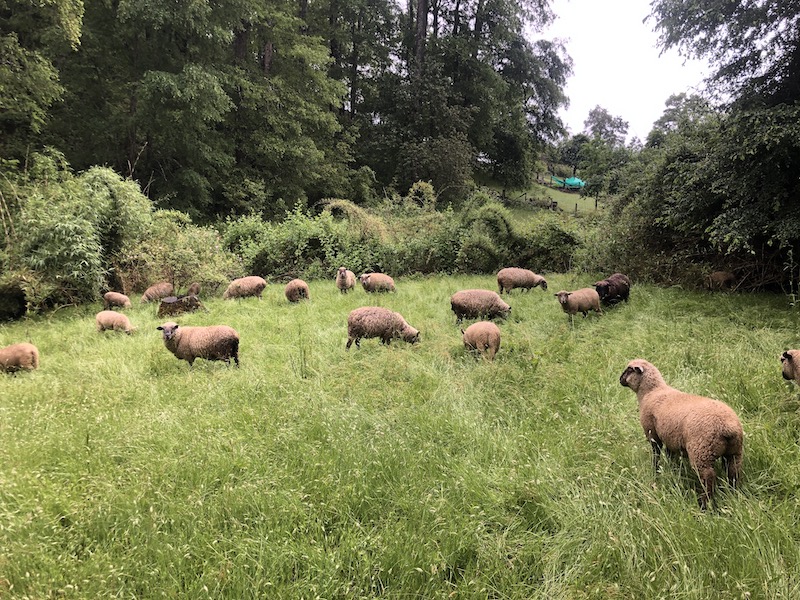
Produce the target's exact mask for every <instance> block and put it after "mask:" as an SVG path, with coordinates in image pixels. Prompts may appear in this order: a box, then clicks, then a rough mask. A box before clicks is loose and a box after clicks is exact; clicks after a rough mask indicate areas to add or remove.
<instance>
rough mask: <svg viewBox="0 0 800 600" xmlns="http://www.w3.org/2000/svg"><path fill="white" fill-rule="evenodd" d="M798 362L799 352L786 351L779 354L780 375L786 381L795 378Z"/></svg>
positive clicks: (799, 358) (799, 359)
mask: <svg viewBox="0 0 800 600" xmlns="http://www.w3.org/2000/svg"><path fill="white" fill-rule="evenodd" d="M798 361H800V350H787V351H786V352H784V353H783V354H781V375H782V376H783V378H784V379H786V380H787V381H791V380H792V379H795V377H796V376H797V363H798Z"/></svg>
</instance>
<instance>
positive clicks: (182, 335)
mask: <svg viewBox="0 0 800 600" xmlns="http://www.w3.org/2000/svg"><path fill="white" fill-rule="evenodd" d="M156 329H157V330H158V331H160V332H161V335H162V337H163V338H164V346H166V347H167V350H169V351H170V352H172V353H173V354H174V355H175V357H176V358H177V359H178V360H185V361H186V362H188V363H189V366H190V367H191V366H193V364H194V361H195V359H197V358H204V359H206V360H223V361H225V364H227V365H230V363H231V358H232V359H233V361H234V363H235V364H236V366H237V367H238V366H239V334H238V333H237V332H236V330H235V329H234V328H233V327H228V326H227V325H209V326H207V327H188V326H183V327H179V326H178V324H177V323H173V322H172V321H168V322H166V323H164V324H163V325H159V326H158V327H156Z"/></svg>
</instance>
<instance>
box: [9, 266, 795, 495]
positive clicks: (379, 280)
mask: <svg viewBox="0 0 800 600" xmlns="http://www.w3.org/2000/svg"><path fill="white" fill-rule="evenodd" d="M356 281H357V279H356V276H355V274H354V273H353V272H352V271H350V270H348V269H347V268H345V267H340V268H339V270H338V272H337V274H336V287H337V288H338V289H339V291H340V292H342V293H347V292H348V291H350V290H352V289H354V288H355V286H356ZM358 281H360V283H361V285H362V287H363V288H364V290H365V291H366V292H368V293H373V292H394V291H395V289H396V288H395V283H394V280H393V279H392V278H391V277H390V276H388V275H386V274H383V273H365V274H363V275H361V276H360V277H359V278H358ZM497 285H498V288H499V293H497V292H494V291H491V290H483V289H469V290H461V291H458V292H456V293H454V294H453V295H452V296H451V298H450V305H451V309H452V311H453V313H454V314H455V316H456V322H457V323H460V322H461V321H462V320H463V319H465V318H467V319H482V320H479V321H477V322H476V323H473V324H472V325H470V326H469V327H467V329H466V330H464V329H462V330H461V333H462V339H463V343H464V347H465V348H466V349H467V350H469V351H474V352H476V353H479V354H483V355H485V356H486V357H487V358H488V359H489V360H493V359H494V357H495V355H496V354H497V352H498V351H499V349H500V337H501V336H500V329H499V327H498V326H497V325H496V324H495V323H494V322H492V319H496V318H506V317H507V316H508V315H509V314H510V313H511V306H509V305H508V304H507V303H506V302H504V301H503V300H502V298H501V296H500V294H503V293H507V294H510V293H511V291H512V290H514V289H522V290H525V291H529V290H531V289H533V288H535V287H541V288H542V289H543V290H547V281H546V280H545V279H544V278H543V277H542V276H541V275H537V274H536V273H533V272H532V271H530V270H527V269H522V268H517V267H509V268H504V269H501V270H500V271H499V272H498V273H497ZM266 286H267V282H266V281H265V280H264V279H262V278H261V277H257V276H249V277H242V278H239V279H235V280H234V281H232V282H231V283H230V285H229V286H228V288H227V289H226V290H225V292H224V294H223V296H222V297H223V299H234V298H244V297H253V296H255V297H258V298H261V294H262V292H263V291H264V289H265V288H266ZM630 287H631V282H630V280H629V279H628V277H626V276H625V275H623V274H621V273H615V274H613V275H611V276H609V277H607V278H606V279H603V280H602V281H598V282H596V283H595V284H594V287H593V288H592V287H586V288H581V289H578V290H574V291H566V290H561V291H559V292H557V293H556V294H555V297H556V298H557V300H558V302H559V304H560V305H561V308H562V309H563V311H564V312H565V313H566V314H567V315H568V316H569V318H570V319H572V317H573V315H575V314H577V313H579V312H580V313H582V314H583V316H584V317H586V316H587V314H588V313H589V311H595V312H597V313H599V314H602V309H601V304H604V305H606V306H609V305H614V304H616V303H619V302H622V301H625V302H627V301H628V299H629V295H630ZM199 292H200V286H199V284H196V283H193V284H192V285H191V286H190V287H189V289H188V291H187V294H185V295H183V296H174V295H173V294H174V288H173V285H172V284H171V283H169V282H160V283H157V284H154V285H152V286H150V287H149V288H148V289H147V290H146V291H145V292H144V294H143V295H142V297H141V302H153V301H160V305H159V311H158V315H159V316H163V315H165V314H182V313H183V312H190V311H193V310H198V309H201V308H203V307H202V303H201V302H200V301H199V298H198V294H199ZM285 296H286V299H287V300H288V301H289V302H299V301H301V300H304V299H306V300H307V299H309V298H310V295H309V288H308V285H307V284H306V282H304V281H303V280H301V279H294V280H292V281H290V282H289V283H288V284H287V285H286V288H285ZM103 300H104V310H102V311H100V312H99V313H97V315H96V317H95V321H96V327H97V330H98V331H105V330H114V331H124V332H125V333H128V334H130V333H131V332H132V331H134V328H133V327H132V326H131V323H130V321H129V320H128V318H127V316H125V314H124V313H122V312H118V311H116V310H113V309H114V308H121V309H125V308H130V307H131V301H130V299H129V298H128V296H126V295H124V294H121V293H118V292H107V293H106V294H105V295H104V298H103ZM157 329H158V330H159V331H161V333H162V337H163V341H164V345H165V347H166V348H167V349H168V350H169V351H170V352H172V354H174V355H175V357H176V358H178V359H179V360H186V361H187V362H188V363H189V365H190V366H191V365H192V364H193V363H194V361H195V360H196V359H197V358H203V359H205V360H221V361H224V362H225V363H227V364H230V361H231V360H233V361H234V364H235V365H236V366H238V365H239V334H238V332H237V331H236V330H235V329H233V328H232V327H229V326H227V325H213V326H205V327H200V326H179V325H178V324H177V323H175V322H173V321H168V322H166V323H163V324H162V325H160V326H159V327H157ZM364 338H379V339H380V341H381V343H383V344H390V343H391V340H392V339H395V338H400V339H402V340H404V341H406V342H408V343H411V344H414V343H416V342H418V341H419V338H420V332H419V330H417V329H416V328H414V327H412V326H411V325H410V324H409V323H408V322H407V321H406V320H405V318H404V317H403V316H402V315H401V314H400V313H398V312H394V311H392V310H389V309H386V308H381V307H376V306H363V307H361V308H356V309H355V310H353V311H351V312H350V314H349V315H348V318H347V345H346V349H348V350H349V348H350V346H351V345H352V344H353V343H354V342H355V344H356V347H360V342H361V340H362V339H364ZM780 360H781V363H782V375H783V377H784V379H787V380H793V381H795V382H796V383H798V384H800V350H788V351H786V352H784V353H783V354H782V355H781V357H780ZM38 366H39V351H38V350H37V348H36V346H34V345H33V344H30V343H19V344H12V345H10V346H7V347H5V348H0V369H1V370H3V371H5V372H7V373H15V372H17V371H31V370H34V369H36V368H38ZM619 381H620V384H621V385H622V386H625V387H628V388H630V389H631V390H632V391H633V392H634V393H636V397H637V400H638V404H639V418H640V422H641V426H642V429H643V431H644V434H645V436H646V438H647V440H648V441H649V442H650V444H651V448H652V455H653V466H654V468H655V469H656V470H657V469H658V464H659V458H660V455H661V451H662V449H665V451H666V452H667V453H668V454H673V453H676V454H683V455H686V456H688V458H689V461H690V464H691V466H692V468H693V469H694V471H695V472H696V473H697V475H698V477H699V479H700V490H699V492H698V503H699V504H700V506H701V508H703V509H705V508H707V506H708V504H709V502H710V501H711V500H712V499H713V495H714V488H715V481H716V474H715V471H714V463H715V462H716V460H717V459H719V458H722V459H723V460H724V462H725V465H726V470H727V478H728V482H729V484H730V485H731V486H732V487H735V486H736V483H737V481H738V480H739V477H740V473H741V465H742V453H743V432H742V425H741V422H740V421H739V418H738V416H737V415H736V413H735V412H734V411H733V409H731V408H730V407H729V406H728V405H726V404H724V403H723V402H720V401H718V400H712V399H710V398H704V397H701V396H696V395H693V394H687V393H684V392H682V391H680V390H677V389H675V388H673V387H671V386H669V385H668V384H667V383H666V382H665V381H664V379H663V377H662V376H661V373H660V372H659V370H658V369H657V368H656V367H655V366H654V365H652V364H651V363H649V362H647V361H646V360H642V359H636V360H632V361H631V362H630V363H628V365H627V367H626V368H625V370H624V371H623V373H622V375H621V376H620V380H619Z"/></svg>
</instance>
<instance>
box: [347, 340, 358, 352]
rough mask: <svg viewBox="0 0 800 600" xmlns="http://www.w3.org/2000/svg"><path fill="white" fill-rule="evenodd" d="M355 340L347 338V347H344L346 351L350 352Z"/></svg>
mask: <svg viewBox="0 0 800 600" xmlns="http://www.w3.org/2000/svg"><path fill="white" fill-rule="evenodd" d="M353 339H354V338H347V346H345V347H344V349H345V350H350V346H352V345H353ZM356 347H358V339H356Z"/></svg>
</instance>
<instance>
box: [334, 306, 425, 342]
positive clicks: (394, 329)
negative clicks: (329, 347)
mask: <svg viewBox="0 0 800 600" xmlns="http://www.w3.org/2000/svg"><path fill="white" fill-rule="evenodd" d="M374 337H377V338H381V343H382V344H387V345H388V344H390V343H391V341H392V338H396V337H397V338H401V339H403V340H404V341H406V342H408V343H409V344H416V343H417V342H418V341H419V331H418V330H417V329H414V328H413V327H412V326H411V325H409V324H408V323H407V322H406V320H405V319H404V318H403V315H401V314H400V313H398V312H393V311H391V310H389V309H388V308H381V307H379V306H362V307H361V308H356V309H355V310H353V311H351V312H350V314H349V315H348V317H347V346H346V347H345V350H349V349H350V346H351V345H352V343H353V342H355V343H356V347H357V348H360V347H361V338H374Z"/></svg>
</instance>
